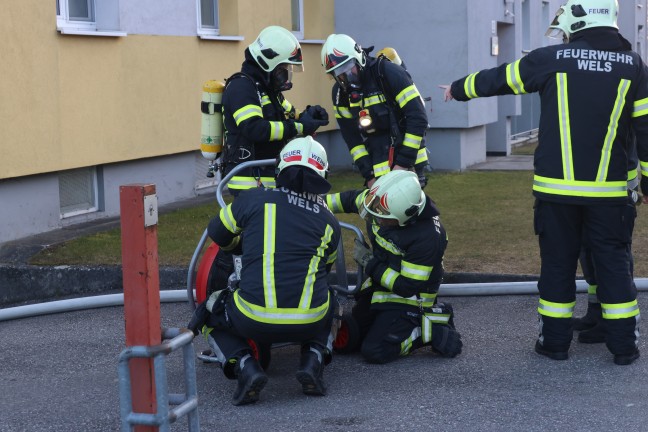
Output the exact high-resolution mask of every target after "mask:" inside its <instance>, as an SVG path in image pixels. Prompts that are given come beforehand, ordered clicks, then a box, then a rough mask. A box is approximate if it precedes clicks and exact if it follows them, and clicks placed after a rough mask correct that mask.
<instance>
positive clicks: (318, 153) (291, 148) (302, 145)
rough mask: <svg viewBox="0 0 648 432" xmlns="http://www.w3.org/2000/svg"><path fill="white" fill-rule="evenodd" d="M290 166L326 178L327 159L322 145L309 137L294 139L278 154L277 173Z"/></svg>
mask: <svg viewBox="0 0 648 432" xmlns="http://www.w3.org/2000/svg"><path fill="white" fill-rule="evenodd" d="M291 166H303V167H307V168H310V169H312V170H313V171H315V172H316V173H317V174H319V175H320V176H322V177H324V178H326V176H327V172H328V158H327V157H326V150H324V147H322V144H320V143H318V142H317V141H315V140H314V139H313V137H311V136H310V135H308V136H305V137H301V138H295V139H294V140H292V141H290V142H289V143H288V144H286V145H285V146H284V148H282V149H281V151H280V152H279V164H278V165H277V168H278V170H279V172H281V171H283V170H284V169H286V168H288V167H291Z"/></svg>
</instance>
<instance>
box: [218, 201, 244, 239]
mask: <svg viewBox="0 0 648 432" xmlns="http://www.w3.org/2000/svg"><path fill="white" fill-rule="evenodd" d="M219 217H220V220H221V222H222V223H223V226H225V228H227V231H229V232H231V233H232V234H239V233H240V232H241V228H239V227H238V226H237V225H236V219H234V215H233V214H232V204H228V205H227V206H226V207H225V208H224V209H222V210H221V211H220V214H219Z"/></svg>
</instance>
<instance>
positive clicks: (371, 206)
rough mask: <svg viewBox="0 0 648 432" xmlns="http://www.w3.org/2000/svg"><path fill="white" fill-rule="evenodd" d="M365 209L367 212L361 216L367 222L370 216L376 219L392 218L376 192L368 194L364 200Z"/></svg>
mask: <svg viewBox="0 0 648 432" xmlns="http://www.w3.org/2000/svg"><path fill="white" fill-rule="evenodd" d="M363 207H364V210H365V211H364V212H363V214H361V215H360V216H362V218H363V219H365V220H368V219H369V218H370V215H371V216H375V217H389V216H390V213H389V210H387V208H386V206H385V205H384V203H383V202H382V199H381V197H379V196H378V195H376V191H375V190H374V191H369V192H367V195H365V198H364V203H363Z"/></svg>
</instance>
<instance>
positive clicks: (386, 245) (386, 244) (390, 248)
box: [358, 206, 404, 256]
mask: <svg viewBox="0 0 648 432" xmlns="http://www.w3.org/2000/svg"><path fill="white" fill-rule="evenodd" d="M358 208H360V206H358ZM379 229H380V225H378V224H376V223H373V224H372V225H371V231H372V232H373V234H374V237H375V239H376V243H378V245H380V247H382V248H383V249H385V250H386V251H388V252H390V253H392V254H394V255H398V256H403V255H404V253H403V252H402V251H401V250H400V249H399V248H397V247H396V245H394V244H393V243H392V242H390V241H388V240H386V239H384V238H383V237H381V236H380V235H379V234H378V230H379Z"/></svg>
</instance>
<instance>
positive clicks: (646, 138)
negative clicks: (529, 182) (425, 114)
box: [451, 28, 648, 204]
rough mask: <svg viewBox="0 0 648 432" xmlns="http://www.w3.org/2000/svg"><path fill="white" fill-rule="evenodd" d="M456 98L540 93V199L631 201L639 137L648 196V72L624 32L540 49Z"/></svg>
mask: <svg viewBox="0 0 648 432" xmlns="http://www.w3.org/2000/svg"><path fill="white" fill-rule="evenodd" d="M451 92H452V96H453V97H454V98H455V99H457V100H460V101H466V100H470V99H473V98H476V97H482V96H493V95H504V94H524V93H532V92H539V93H540V100H541V116H540V129H539V137H538V147H537V149H536V152H535V157H534V166H535V175H534V180H533V193H534V195H535V196H536V197H537V198H539V199H543V200H548V201H558V202H566V203H573V204H595V203H599V204H601V203H616V202H619V203H621V202H626V200H627V196H628V192H627V181H628V180H630V176H632V175H633V173H632V172H629V171H632V169H633V168H632V167H630V168H629V162H628V160H629V158H631V157H632V156H631V153H632V148H631V147H632V145H633V139H632V132H634V136H635V137H636V145H637V151H638V156H639V160H640V164H641V170H642V174H644V178H643V179H642V189H643V191H644V193H645V192H648V187H646V186H648V183H646V180H647V179H648V177H646V175H647V174H648V69H647V68H646V65H645V64H644V63H643V62H642V60H641V58H640V57H639V55H638V54H637V53H635V52H632V51H631V46H630V44H629V43H628V42H627V41H626V40H625V39H623V37H621V35H620V34H619V33H618V31H616V29H611V28H595V29H588V30H583V31H581V32H578V33H577V34H576V35H574V36H573V37H572V39H571V41H570V42H569V43H568V44H563V45H554V46H548V47H544V48H539V49H536V50H534V51H531V52H530V53H529V54H528V55H527V56H525V57H522V58H521V59H519V60H516V61H515V62H513V63H510V64H503V65H501V66H500V67H497V68H493V69H487V70H482V71H480V72H475V73H473V74H470V75H468V76H467V77H465V78H462V79H460V80H458V81H455V82H453V83H452V88H451ZM635 168H636V166H635ZM634 174H636V172H635V173H634Z"/></svg>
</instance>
